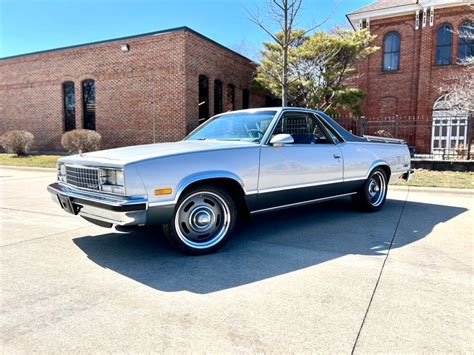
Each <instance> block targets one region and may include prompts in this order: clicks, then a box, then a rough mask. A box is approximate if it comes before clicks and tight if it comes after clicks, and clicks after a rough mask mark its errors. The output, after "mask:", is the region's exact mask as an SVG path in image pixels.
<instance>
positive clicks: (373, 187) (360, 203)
mask: <svg viewBox="0 0 474 355" xmlns="http://www.w3.org/2000/svg"><path fill="white" fill-rule="evenodd" d="M387 190H388V178H387V174H386V173H385V171H384V170H383V169H381V168H375V169H374V170H372V172H371V173H370V175H369V177H368V178H367V180H366V181H365V183H364V186H363V187H362V188H361V189H360V190H359V191H358V192H357V194H356V195H353V196H352V202H353V203H354V205H355V207H356V208H358V209H360V210H363V211H367V212H376V211H378V210H380V209H381V208H382V207H383V205H384V204H385V200H386V198H387Z"/></svg>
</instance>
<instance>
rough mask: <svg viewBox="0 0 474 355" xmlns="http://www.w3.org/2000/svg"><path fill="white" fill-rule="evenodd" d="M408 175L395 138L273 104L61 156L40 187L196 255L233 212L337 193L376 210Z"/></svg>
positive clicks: (95, 216)
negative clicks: (156, 229)
mask: <svg viewBox="0 0 474 355" xmlns="http://www.w3.org/2000/svg"><path fill="white" fill-rule="evenodd" d="M410 173H411V170H410V154H409V150H408V147H407V145H406V144H405V142H404V141H402V140H398V139H387V138H380V137H370V136H369V137H367V136H365V137H358V136H355V135H353V134H351V133H349V132H348V131H346V130H344V129H343V128H342V127H341V126H340V125H338V124H337V123H336V122H335V121H334V120H333V119H331V118H330V117H328V116H327V115H325V114H324V113H322V112H319V111H313V110H309V109H300V108H290V107H288V108H286V107H284V108H281V107H279V108H261V109H251V110H242V111H234V112H228V113H224V114H220V115H217V116H214V117H212V118H211V119H209V120H208V121H207V122H205V123H204V124H202V125H201V126H199V127H198V128H197V129H196V130H194V131H193V132H192V133H191V134H189V136H188V137H186V138H185V139H184V140H183V141H180V142H175V143H162V144H149V145H142V146H134V147H125V148H117V149H110V150H104V151H98V152H91V153H85V154H79V155H73V156H68V157H64V158H61V159H59V161H58V167H57V177H58V181H57V182H55V183H53V184H51V185H49V186H48V190H49V192H50V193H51V196H52V198H53V200H54V201H55V202H57V203H58V204H59V205H60V206H61V207H62V209H63V210H65V211H66V212H69V213H72V214H74V215H79V216H81V217H83V218H84V219H86V220H87V221H89V222H92V223H95V224H97V225H100V226H103V227H112V226H114V225H119V226H132V225H138V226H143V225H164V229H165V231H166V235H167V236H168V239H169V240H170V242H171V243H172V244H173V245H174V246H176V247H177V248H179V249H180V250H181V251H183V252H185V253H188V254H194V255H196V254H207V253H210V252H214V251H216V250H218V249H219V248H221V247H222V246H223V245H224V244H225V242H226V241H227V240H228V239H229V236H230V235H231V233H232V230H233V229H234V227H235V225H236V223H237V219H238V217H244V218H246V217H249V216H251V215H252V214H256V213H261V212H266V211H273V210H276V209H281V208H288V207H293V206H301V205H304V204H309V203H314V202H319V201H325V200H328V199H333V198H338V197H343V196H352V200H353V202H354V204H355V205H356V206H357V207H358V208H360V209H363V210H365V211H370V212H373V211H378V210H379V209H381V208H382V206H383V205H384V202H385V199H386V196H387V189H388V183H389V181H390V180H396V179H399V178H403V179H407V180H408V178H409V177H410Z"/></svg>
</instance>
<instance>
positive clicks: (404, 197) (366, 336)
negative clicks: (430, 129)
mask: <svg viewBox="0 0 474 355" xmlns="http://www.w3.org/2000/svg"><path fill="white" fill-rule="evenodd" d="M53 180H54V173H52V172H43V171H31V170H17V169H6V168H3V169H0V195H1V197H0V219H1V240H0V245H1V247H0V250H1V264H0V267H1V269H0V272H1V313H0V346H1V348H0V350H1V351H2V352H3V353H11V352H13V351H22V352H31V351H36V352H70V351H88V352H96V351H101V352H105V351H108V352H116V351H122V352H139V351H140V352H150V351H157V352H162V351H177V350H181V351H191V350H193V351H199V352H213V353H221V352H224V351H226V352H228V351H235V352H240V351H251V352H256V351H260V352H263V351H267V352H290V351H291V352H297V351H298V352H303V351H306V352H327V353H328V352H330V353H336V352H337V353H350V352H351V351H353V350H355V352H356V353H373V352H430V353H431V352H447V351H451V352H471V353H472V352H473V351H474V345H473V341H472V339H473V335H474V329H473V321H472V319H473V307H474V301H473V224H472V223H473V222H472V221H473V220H474V216H473V212H472V209H473V202H472V201H473V197H474V195H469V194H466V193H464V194H459V193H458V194H451V193H437V194H436V193H425V192H419V191H415V190H413V189H412V190H410V191H407V189H401V190H400V189H398V190H396V191H391V192H390V195H389V200H388V201H387V204H386V206H385V208H384V209H383V210H382V211H381V212H379V213H375V214H366V213H360V212H355V211H353V210H352V209H351V204H350V200H344V199H343V200H339V201H334V202H328V203H322V204H319V205H314V206H310V207H304V208H297V209H293V210H287V211H282V212H275V213H271V214H267V215H261V216H259V217H258V218H257V219H256V221H255V223H254V224H251V225H247V226H244V227H242V228H240V229H239V230H238V231H237V233H236V235H235V236H234V238H233V239H232V240H231V241H230V242H229V243H228V245H227V246H226V247H225V249H223V250H222V251H221V252H219V253H217V254H214V255H210V256H204V257H186V256H183V255H181V254H179V253H177V252H175V251H174V250H173V249H171V248H170V247H169V246H168V245H167V243H166V242H165V241H163V238H162V234H161V233H160V232H159V231H156V230H152V229H146V230H140V231H136V232H133V233H119V232H117V231H115V230H112V229H103V228H100V227H95V226H93V225H90V224H88V223H87V222H85V221H83V220H82V219H81V218H78V217H73V216H68V215H67V214H65V213H63V212H62V211H60V210H59V209H58V208H57V207H56V205H54V204H53V202H52V201H51V200H50V197H49V195H48V193H47V192H46V185H47V184H48V183H49V182H51V181H53ZM390 246H391V250H390V253H389V255H388V257H387V252H388V250H389V248H390Z"/></svg>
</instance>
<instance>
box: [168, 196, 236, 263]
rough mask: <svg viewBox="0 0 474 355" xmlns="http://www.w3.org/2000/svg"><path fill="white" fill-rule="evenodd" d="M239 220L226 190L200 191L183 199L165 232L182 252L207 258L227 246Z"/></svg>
mask: <svg viewBox="0 0 474 355" xmlns="http://www.w3.org/2000/svg"><path fill="white" fill-rule="evenodd" d="M236 217H237V214H236V209H235V204H234V202H233V200H232V198H231V197H230V195H229V194H228V193H227V192H226V191H225V190H221V189H218V188H215V187H201V188H197V189H193V190H191V191H188V192H187V193H185V194H184V196H183V197H182V198H180V200H179V202H178V204H177V206H176V209H175V212H174V216H173V219H172V221H171V223H170V224H169V225H168V226H167V227H165V231H166V232H167V235H168V238H169V239H170V241H171V242H172V244H173V245H175V246H176V247H178V248H179V249H180V250H182V251H184V252H186V253H188V254H193V255H200V254H208V253H212V252H214V251H216V250H218V249H219V248H221V247H222V246H223V245H224V244H225V242H226V241H227V239H228V237H229V235H230V234H231V232H232V230H233V227H234V225H235V220H236Z"/></svg>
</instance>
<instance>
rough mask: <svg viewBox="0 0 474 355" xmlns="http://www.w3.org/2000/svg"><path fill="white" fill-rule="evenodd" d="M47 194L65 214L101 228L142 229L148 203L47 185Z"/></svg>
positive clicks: (132, 198) (54, 184)
mask: <svg viewBox="0 0 474 355" xmlns="http://www.w3.org/2000/svg"><path fill="white" fill-rule="evenodd" d="M48 191H49V192H50V193H51V197H52V200H53V201H54V202H56V203H57V204H58V205H59V206H61V208H63V210H65V211H66V212H69V213H72V214H78V215H80V216H81V217H83V218H85V219H86V220H88V221H90V222H92V223H95V224H98V225H101V226H103V227H111V226H112V225H120V226H130V225H144V224H145V223H146V221H147V210H148V200H147V199H146V198H144V197H122V196H112V195H105V194H99V193H94V192H89V191H87V192H85V191H81V190H77V189H73V188H70V187H68V186H65V185H63V184H60V183H53V184H51V185H49V186H48Z"/></svg>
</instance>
